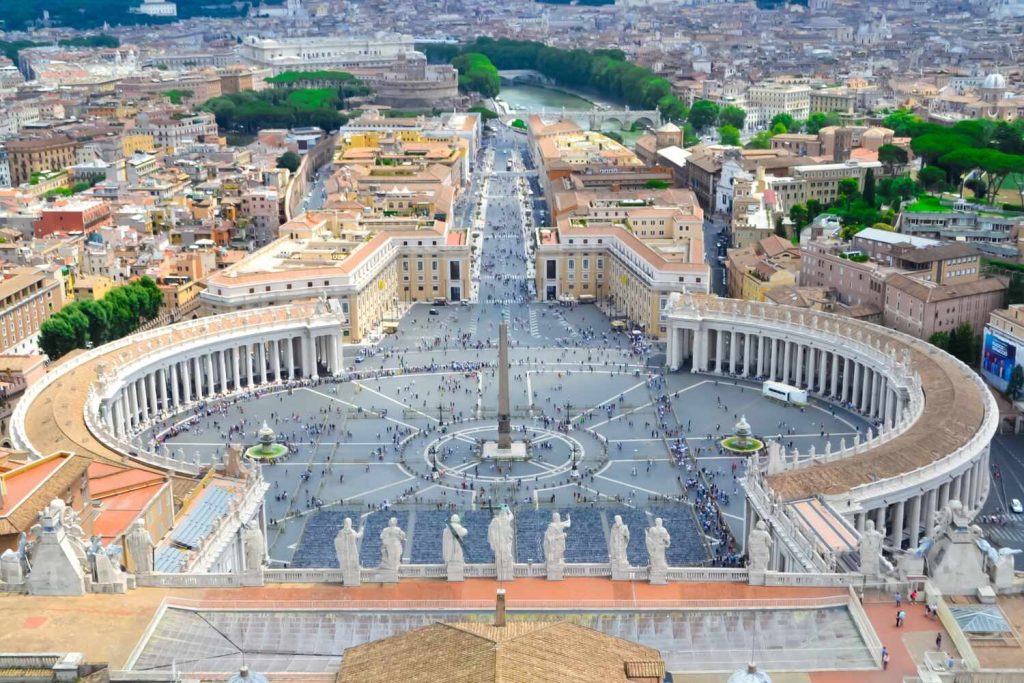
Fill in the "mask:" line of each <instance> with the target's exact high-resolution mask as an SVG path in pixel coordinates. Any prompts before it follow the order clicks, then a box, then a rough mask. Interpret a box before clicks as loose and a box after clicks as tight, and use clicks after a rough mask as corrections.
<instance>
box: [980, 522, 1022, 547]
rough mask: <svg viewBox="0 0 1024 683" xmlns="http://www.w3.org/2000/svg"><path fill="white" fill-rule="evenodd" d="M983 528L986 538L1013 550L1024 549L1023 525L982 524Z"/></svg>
mask: <svg viewBox="0 0 1024 683" xmlns="http://www.w3.org/2000/svg"><path fill="white" fill-rule="evenodd" d="M981 528H982V529H983V530H984V531H985V537H986V538H989V539H992V540H993V541H995V542H996V543H997V544H998V545H1001V546H1010V547H1011V548H1021V547H1024V525H1022V524H1009V525H1006V526H998V525H992V524H982V525H981Z"/></svg>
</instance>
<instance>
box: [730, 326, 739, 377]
mask: <svg viewBox="0 0 1024 683" xmlns="http://www.w3.org/2000/svg"><path fill="white" fill-rule="evenodd" d="M738 336H739V335H737V334H736V330H733V331H732V332H730V333H729V374H732V375H735V374H736V363H737V361H738V360H739V358H738V356H737V354H736V352H737V351H738V350H739V349H738V348H737V347H738V346H739V339H738Z"/></svg>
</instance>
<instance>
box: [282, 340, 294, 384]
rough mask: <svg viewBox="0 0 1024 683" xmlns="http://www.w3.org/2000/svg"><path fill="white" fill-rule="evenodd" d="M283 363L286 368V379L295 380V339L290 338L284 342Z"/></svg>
mask: <svg viewBox="0 0 1024 683" xmlns="http://www.w3.org/2000/svg"><path fill="white" fill-rule="evenodd" d="M284 362H285V365H286V366H287V367H288V379H295V339H294V338H292V337H289V338H288V339H287V340H285V347H284Z"/></svg>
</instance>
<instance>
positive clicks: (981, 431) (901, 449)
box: [666, 295, 998, 500]
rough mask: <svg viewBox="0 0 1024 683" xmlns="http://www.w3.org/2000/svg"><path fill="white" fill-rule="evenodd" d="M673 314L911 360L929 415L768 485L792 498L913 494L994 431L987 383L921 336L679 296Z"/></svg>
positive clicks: (785, 309) (829, 316) (801, 312)
mask: <svg viewBox="0 0 1024 683" xmlns="http://www.w3.org/2000/svg"><path fill="white" fill-rule="evenodd" d="M666 314H667V319H668V320H669V322H670V323H671V321H672V320H678V321H680V322H681V323H684V325H685V323H687V322H689V323H692V322H694V321H699V322H700V323H702V324H704V325H709V324H710V325H714V324H715V323H716V322H721V323H723V324H725V325H734V324H737V325H742V324H748V325H752V326H753V327H754V328H756V331H757V333H759V334H766V335H771V336H777V337H779V336H785V335H786V334H790V335H793V336H792V337H791V340H796V338H797V336H799V341H802V342H804V343H810V344H813V343H814V341H815V340H816V339H818V340H821V341H822V343H823V345H824V343H825V342H828V341H830V338H833V339H834V338H836V337H838V338H839V340H840V341H841V342H845V344H844V345H842V346H840V349H844V348H845V349H848V351H849V354H850V355H851V356H852V357H854V358H861V359H863V360H867V359H866V358H863V355H862V351H864V350H870V351H871V352H873V353H877V354H880V355H881V356H882V358H881V360H880V362H881V363H889V362H890V360H888V359H891V358H897V359H904V361H906V360H909V369H910V371H912V372H913V373H915V374H916V376H917V378H918V380H919V382H920V390H921V392H922V393H923V396H924V408H923V411H922V412H921V413H920V415H919V416H918V417H917V418H916V419H915V420H914V421H913V423H912V424H911V425H910V426H909V427H908V428H906V429H905V430H903V431H902V432H900V433H898V434H897V435H895V436H894V437H893V438H892V439H890V440H888V441H886V442H884V443H882V444H880V445H878V446H875V447H873V448H870V449H867V450H865V451H863V452H860V453H855V454H853V455H850V456H848V457H845V458H841V459H837V460H833V461H829V462H817V463H815V464H813V465H810V466H805V467H799V468H796V469H792V470H789V471H786V472H781V473H778V474H774V475H771V476H769V477H768V479H767V480H768V485H769V486H770V487H771V489H772V490H773V491H774V492H775V493H777V494H779V495H780V496H782V498H783V499H785V500H798V499H802V498H810V497H813V496H816V495H819V494H822V495H826V496H827V495H843V494H847V493H849V492H851V490H852V489H855V488H857V487H860V486H870V485H875V484H879V483H881V482H883V481H885V480H892V481H893V482H894V483H897V482H899V486H898V487H897V489H898V490H902V489H906V488H909V487H910V486H912V483H911V482H910V481H907V480H909V479H910V478H913V477H915V476H917V475H921V476H922V477H927V475H928V472H927V469H928V468H929V467H930V466H933V465H935V464H936V463H938V462H939V461H941V460H943V459H945V458H947V457H949V456H951V455H953V454H955V453H957V452H958V451H961V449H969V450H974V451H975V454H976V452H977V451H980V450H981V449H983V448H985V447H986V446H987V445H988V443H989V441H990V440H991V438H992V436H993V435H994V433H995V430H996V427H997V419H998V411H997V407H996V404H995V400H994V398H993V397H992V395H991V393H990V392H989V391H988V389H987V388H986V386H985V385H984V383H983V382H982V381H981V379H980V378H979V377H978V376H977V375H976V374H975V373H974V372H973V371H971V369H970V368H968V367H967V366H966V365H964V364H963V363H961V362H960V361H959V360H957V359H955V358H954V357H953V356H951V355H949V354H948V353H946V352H944V351H941V350H939V349H937V348H936V347H934V346H932V345H931V344H928V343H927V342H925V341H922V340H920V339H917V338H915V337H911V336H909V335H906V334H903V333H900V332H897V331H895V330H892V329H889V328H886V327H881V326H879V325H875V324H872V323H866V322H862V321H859V320H854V319H852V318H846V317H843V316H839V315H836V314H833V313H825V312H820V311H808V310H806V309H800V308H794V307H790V306H779V305H775V304H765V303H757V302H748V301H738V300H735V299H720V298H718V297H713V296H701V295H677V296H675V297H673V299H672V301H671V302H670V304H669V306H668V308H667V310H666ZM830 345H831V344H830ZM915 490H916V489H915ZM894 493H896V490H894Z"/></svg>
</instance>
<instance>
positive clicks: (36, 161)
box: [5, 135, 78, 187]
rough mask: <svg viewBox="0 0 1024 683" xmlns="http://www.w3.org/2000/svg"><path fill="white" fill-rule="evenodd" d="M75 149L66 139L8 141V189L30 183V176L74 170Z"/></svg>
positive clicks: (33, 138)
mask: <svg viewBox="0 0 1024 683" xmlns="http://www.w3.org/2000/svg"><path fill="white" fill-rule="evenodd" d="M77 146H78V143H76V142H75V141H74V140H72V139H71V138H69V137H67V136H65V135H52V136H47V137H31V138H19V139H15V140H8V141H7V142H6V143H5V147H6V148H7V159H8V165H9V167H10V174H11V185H12V186H13V187H17V186H18V185H21V184H22V183H27V182H30V181H31V180H32V174H33V173H41V172H44V171H61V170H64V169H65V168H67V167H68V166H74V165H75V148H76V147H77Z"/></svg>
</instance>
